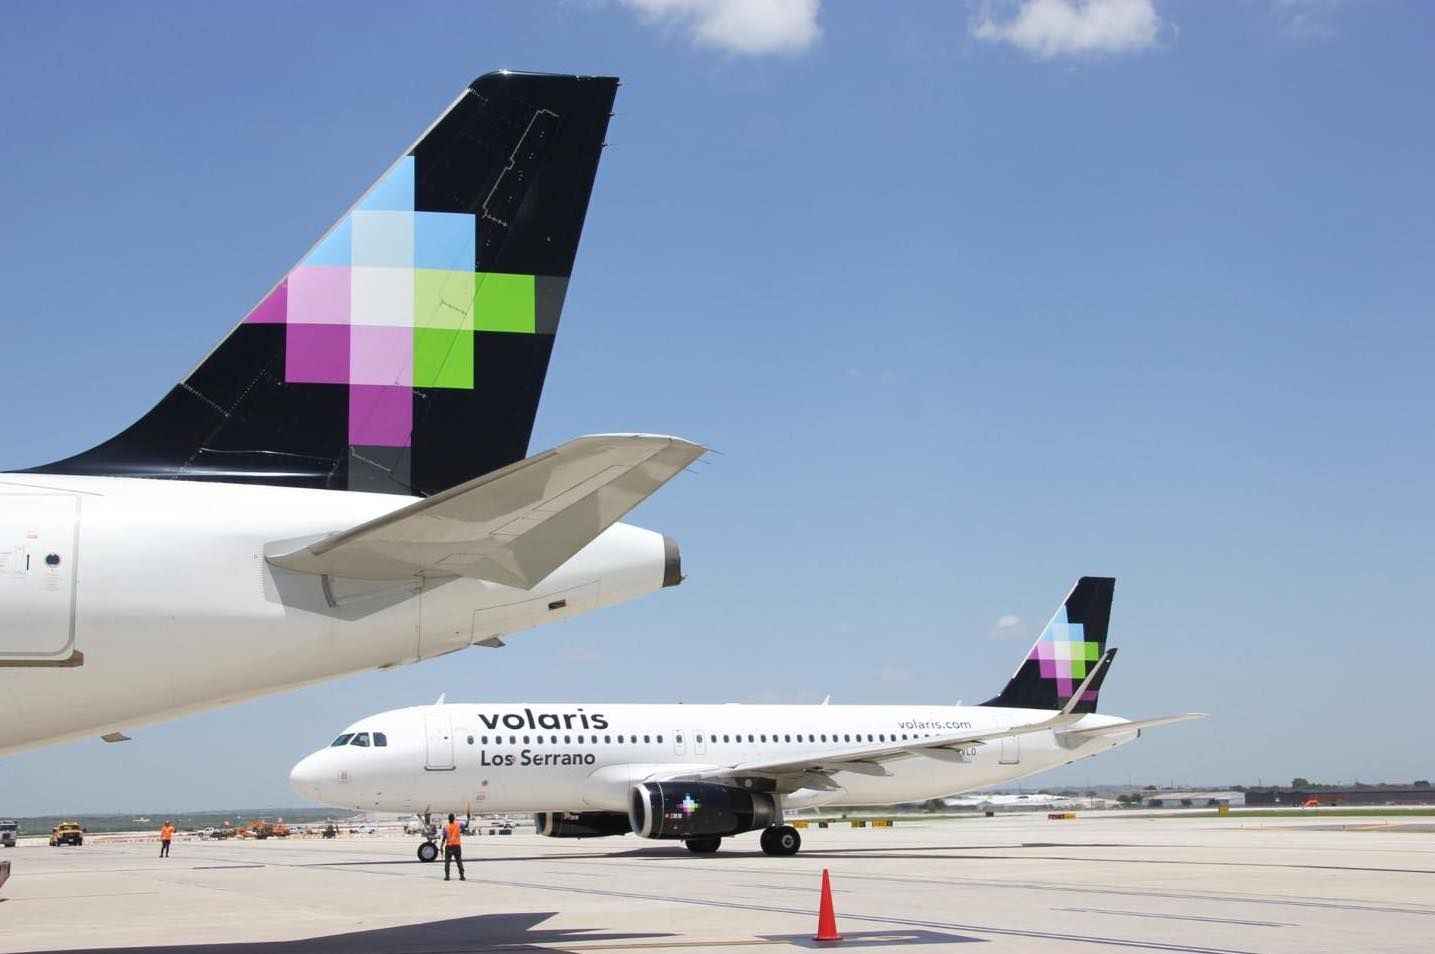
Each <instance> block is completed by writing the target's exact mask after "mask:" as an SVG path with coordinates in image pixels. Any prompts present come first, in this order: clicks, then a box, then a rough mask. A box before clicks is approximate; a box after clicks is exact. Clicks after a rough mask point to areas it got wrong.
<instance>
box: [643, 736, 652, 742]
mask: <svg viewBox="0 0 1435 954" xmlns="http://www.w3.org/2000/svg"><path fill="white" fill-rule="evenodd" d="M643 741H644V742H651V741H653V740H652V739H650V738H649V737H648V736H646V735H645V736H643Z"/></svg>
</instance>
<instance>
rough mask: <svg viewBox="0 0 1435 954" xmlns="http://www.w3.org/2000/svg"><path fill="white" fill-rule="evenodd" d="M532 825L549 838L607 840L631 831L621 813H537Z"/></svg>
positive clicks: (624, 816)
mask: <svg viewBox="0 0 1435 954" xmlns="http://www.w3.org/2000/svg"><path fill="white" fill-rule="evenodd" d="M533 825H534V827H536V828H537V829H538V834H540V835H546V836H547V837H549V838H607V837H608V836H609V835H626V834H627V833H628V832H630V831H632V829H631V828H630V827H628V816H627V815H624V814H623V813H622V812H538V813H537V814H536V815H534V816H533Z"/></svg>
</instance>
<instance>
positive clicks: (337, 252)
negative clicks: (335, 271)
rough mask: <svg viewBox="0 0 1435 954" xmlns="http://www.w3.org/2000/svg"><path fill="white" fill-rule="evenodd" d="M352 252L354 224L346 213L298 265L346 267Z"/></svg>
mask: <svg viewBox="0 0 1435 954" xmlns="http://www.w3.org/2000/svg"><path fill="white" fill-rule="evenodd" d="M353 254H354V226H353V225H352V224H351V223H350V222H349V217H348V216H347V215H346V216H344V217H343V218H342V219H341V220H340V221H339V224H338V225H336V226H334V228H333V229H332V230H331V231H330V232H329V234H328V235H326V236H324V240H323V241H322V242H320V243H319V244H318V246H317V247H316V248H315V249H314V251H312V252H310V253H309V254H308V255H307V256H305V257H304V261H302V262H300V263H299V264H300V265H342V266H343V267H344V268H348V267H349V265H350V264H352V261H351V259H352V258H353Z"/></svg>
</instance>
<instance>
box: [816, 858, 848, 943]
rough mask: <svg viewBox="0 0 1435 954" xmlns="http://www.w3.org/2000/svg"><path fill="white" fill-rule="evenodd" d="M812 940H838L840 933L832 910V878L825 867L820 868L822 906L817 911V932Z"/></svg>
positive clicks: (835, 915)
mask: <svg viewBox="0 0 1435 954" xmlns="http://www.w3.org/2000/svg"><path fill="white" fill-rule="evenodd" d="M812 939H813V940H814V941H840V940H842V935H840V934H838V933H837V914H836V912H835V911H833V910H832V879H831V878H829V877H828V876H827V869H826V868H823V869H822V906H821V907H820V908H819V909H818V911H817V933H816V934H814V935H813V936H812Z"/></svg>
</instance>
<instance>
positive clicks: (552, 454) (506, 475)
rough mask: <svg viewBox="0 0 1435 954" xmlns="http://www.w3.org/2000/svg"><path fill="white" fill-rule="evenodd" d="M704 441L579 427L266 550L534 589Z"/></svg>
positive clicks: (311, 560) (282, 559) (386, 575)
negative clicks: (551, 443) (583, 433)
mask: <svg viewBox="0 0 1435 954" xmlns="http://www.w3.org/2000/svg"><path fill="white" fill-rule="evenodd" d="M705 451H706V448H705V447H702V446H701V445H699V444H693V443H690V442H688V441H685V440H682V439H680V438H676V437H664V436H661V435H651V434H604V435H598V436H593V437H580V438H578V439H577V440H574V441H569V442H568V443H566V444H563V445H560V446H559V447H556V448H554V449H552V450H549V451H544V452H543V453H541V454H537V455H535V456H533V457H529V458H528V459H526V460H521V461H519V462H518V463H516V464H510V465H509V466H507V467H504V468H502V469H500V470H496V471H494V472H493V473H491V474H485V475H484V476H482V477H479V478H476V479H474V480H471V481H469V482H467V483H464V484H460V485H459V486H457V487H453V488H451V489H449V490H446V491H444V492H442V493H439V494H435V495H434V496H432V497H429V498H427V499H424V500H419V501H417V502H415V503H413V504H410V505H409V506H407V507H403V508H401V509H399V510H396V511H394V512H393V513H390V514H385V515H384V516H382V517H379V518H377V519H375V520H371V521H369V522H368V523H364V524H360V525H359V526H357V527H354V528H353V529H351V530H346V531H344V532H342V533H338V534H335V535H334V536H331V537H327V538H325V539H323V540H320V541H318V542H317V543H312V544H310V545H308V546H305V547H302V548H299V549H295V550H291V551H288V552H283V553H271V554H269V555H268V560H269V562H270V563H272V564H273V565H275V566H278V567H283V568H284V569H286V570H292V571H294V572H296V573H315V574H326V575H329V576H342V577H349V578H352V579H359V580H399V579H409V578H413V577H472V578H475V579H481V580H489V581H491V582H494V583H501V584H504V585H506V586H516V587H519V588H521V589H525V590H526V589H530V588H532V587H533V586H535V585H537V584H538V583H539V582H540V581H541V580H542V579H543V578H544V577H546V576H547V575H548V574H550V573H552V572H553V571H554V570H556V569H557V568H558V567H559V566H560V565H562V564H563V563H564V562H565V561H566V560H568V559H569V558H570V557H572V556H573V555H574V554H576V553H577V552H578V551H579V550H581V549H583V547H585V546H587V545H588V544H589V543H591V542H592V541H593V540H594V539H596V538H597V537H598V535H599V534H601V533H602V532H603V531H604V530H606V529H608V527H610V526H612V525H613V524H614V523H617V522H618V520H620V519H621V518H622V517H623V515H624V514H626V513H627V512H628V511H629V510H632V509H633V508H634V507H635V506H637V505H638V504H639V503H641V502H642V501H643V500H644V499H646V498H647V497H648V496H649V495H650V494H652V493H653V492H654V491H655V490H657V489H658V488H659V487H661V486H662V485H663V484H665V483H667V482H668V481H669V480H671V479H672V478H673V477H674V476H675V475H677V474H678V473H679V472H681V471H682V470H683V469H684V468H686V467H687V466H688V465H689V464H691V463H692V462H693V461H694V460H696V459H697V458H699V457H701V456H702V455H703V453H704V452H705Z"/></svg>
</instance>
